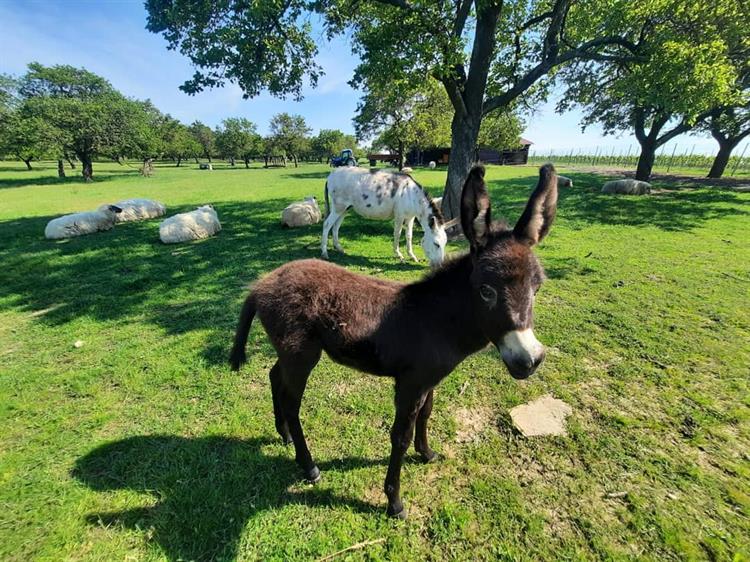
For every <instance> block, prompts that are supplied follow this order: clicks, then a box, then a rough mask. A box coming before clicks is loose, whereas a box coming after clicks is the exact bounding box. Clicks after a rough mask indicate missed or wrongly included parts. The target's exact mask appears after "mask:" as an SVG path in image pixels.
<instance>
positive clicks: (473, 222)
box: [461, 166, 492, 252]
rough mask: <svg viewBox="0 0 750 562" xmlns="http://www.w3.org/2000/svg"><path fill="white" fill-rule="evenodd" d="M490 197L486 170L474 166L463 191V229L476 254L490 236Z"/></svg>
mask: <svg viewBox="0 0 750 562" xmlns="http://www.w3.org/2000/svg"><path fill="white" fill-rule="evenodd" d="M491 211H492V209H491V205H490V196H489V195H487V186H486V185H485V184H484V168H483V167H482V166H474V167H473V168H472V169H471V171H470V172H469V177H468V178H466V183H464V188H463V190H462V191H461V228H462V229H463V231H464V235H465V236H466V238H467V239H468V240H469V244H471V251H472V252H475V251H476V250H478V249H479V248H483V247H484V246H485V245H486V244H487V240H488V239H489V235H490V223H491V222H492V217H491Z"/></svg>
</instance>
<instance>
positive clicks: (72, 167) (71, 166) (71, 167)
mask: <svg viewBox="0 0 750 562" xmlns="http://www.w3.org/2000/svg"><path fill="white" fill-rule="evenodd" d="M65 159H66V160H67V161H68V164H70V169H71V170H75V169H76V164H75V162H73V159H72V158H71V157H70V156H69V155H68V154H66V155H65Z"/></svg>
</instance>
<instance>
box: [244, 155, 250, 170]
mask: <svg viewBox="0 0 750 562" xmlns="http://www.w3.org/2000/svg"><path fill="white" fill-rule="evenodd" d="M245 168H250V158H247V157H246V158H245Z"/></svg>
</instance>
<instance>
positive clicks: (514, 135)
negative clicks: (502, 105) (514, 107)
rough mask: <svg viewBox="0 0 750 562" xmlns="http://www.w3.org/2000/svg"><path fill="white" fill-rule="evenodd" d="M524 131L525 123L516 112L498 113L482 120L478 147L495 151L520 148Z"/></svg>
mask: <svg viewBox="0 0 750 562" xmlns="http://www.w3.org/2000/svg"><path fill="white" fill-rule="evenodd" d="M522 131H523V121H522V120H521V118H520V117H519V116H518V114H517V113H516V112H514V111H511V110H508V111H496V112H494V113H491V114H490V115H488V116H487V117H485V118H484V119H483V120H482V125H481V127H479V138H478V139H477V145H478V146H489V147H491V148H494V149H495V150H504V149H513V148H518V146H520V142H521V132H522Z"/></svg>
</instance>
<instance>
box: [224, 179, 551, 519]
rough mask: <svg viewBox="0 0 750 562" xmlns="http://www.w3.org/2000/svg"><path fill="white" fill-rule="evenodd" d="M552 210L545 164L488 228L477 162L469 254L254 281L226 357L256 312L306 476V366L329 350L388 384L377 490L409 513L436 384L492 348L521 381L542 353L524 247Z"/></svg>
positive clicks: (310, 270) (466, 225)
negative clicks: (410, 272) (427, 264)
mask: <svg viewBox="0 0 750 562" xmlns="http://www.w3.org/2000/svg"><path fill="white" fill-rule="evenodd" d="M556 208H557V177H556V174H555V169H554V168H553V167H552V165H551V164H547V165H545V166H543V167H542V168H541V169H540V171H539V184H538V185H537V187H536V189H535V190H534V192H533V193H532V194H531V197H530V199H529V201H528V203H527V205H526V209H525V210H524V212H523V214H522V215H521V218H520V219H519V220H518V223H517V224H516V226H515V227H514V228H513V230H510V229H509V228H508V227H507V226H506V225H505V224H503V223H493V222H492V219H491V216H490V199H489V196H488V194H487V188H486V186H485V184H484V169H483V168H481V167H475V168H473V169H472V170H471V172H470V173H469V177H468V179H467V180H466V183H465V184H464V187H463V192H462V195H461V225H462V227H463V231H464V234H465V235H466V237H467V238H468V240H469V243H470V245H471V250H470V252H469V253H468V254H466V255H464V256H462V257H460V258H457V259H453V260H450V261H448V262H447V263H445V264H444V265H443V266H442V267H440V268H439V269H438V270H436V271H434V272H433V273H431V274H430V275H428V276H427V277H426V278H425V279H423V280H421V281H418V282H416V283H412V284H408V285H407V284H403V283H396V282H393V281H385V280H382V279H376V278H374V277H365V276H363V275H357V274H354V273H351V272H349V271H347V270H346V269H344V268H342V267H338V266H336V265H332V264H330V263H328V262H324V261H319V260H300V261H294V262H290V263H288V264H286V265H283V266H281V267H279V268H278V269H276V270H274V271H272V272H271V273H269V274H268V275H266V276H265V277H263V278H262V279H261V280H260V281H258V282H257V283H256V284H255V286H254V287H253V289H252V292H251V294H250V295H249V296H248V297H247V300H246V301H245V304H244V306H243V307H242V313H241V315H240V322H239V326H238V328H237V334H236V336H235V341H234V348H233V349H232V354H231V358H230V362H231V365H232V368H233V369H234V370H237V369H239V368H240V366H241V365H242V364H243V363H244V362H245V361H246V356H245V346H246V343H247V337H248V333H249V331H250V324H251V322H252V320H253V317H254V316H255V314H257V315H258V316H259V317H260V321H261V322H262V324H263V327H264V328H265V329H266V332H267V333H268V337H269V338H270V340H271V342H272V343H273V346H274V347H275V348H276V352H277V354H278V360H277V361H276V364H275V365H274V366H273V367H272V368H271V372H270V379H271V391H272V394H273V410H274V416H275V418H276V429H277V430H278V432H279V434H280V435H281V437H282V438H283V439H284V440H285V441H286V442H290V441H292V442H294V448H295V452H296V460H297V463H298V464H299V465H300V467H301V468H302V470H303V471H304V474H305V478H306V479H307V480H308V481H310V482H317V481H318V480H319V479H320V471H319V470H318V467H317V466H315V463H314V462H313V459H312V456H311V455H310V451H309V450H308V448H307V444H306V442H305V436H304V434H303V432H302V425H301V424H300V419H299V410H300V403H301V401H302V394H303V393H304V391H305V385H306V384H307V378H308V376H309V374H310V371H311V370H312V368H313V367H314V366H315V365H316V363H317V362H318V360H319V359H320V354H321V351H323V350H325V351H326V353H327V354H328V355H329V356H330V357H331V359H333V360H334V361H336V362H337V363H342V364H344V365H348V366H350V367H354V368H356V369H359V370H361V371H365V372H368V373H372V374H374V375H380V376H388V377H393V378H394V379H395V381H396V382H395V387H396V388H395V390H396V396H395V403H396V418H395V421H394V422H393V427H392V429H391V456H390V461H389V463H388V473H387V475H386V477H385V494H386V495H387V496H388V514H389V515H393V516H396V517H399V518H404V517H405V512H404V507H403V504H402V503H401V497H400V493H399V489H400V474H401V463H402V460H403V456H404V454H405V453H406V451H407V449H408V448H409V444H410V442H411V440H412V436H414V448H415V449H416V450H417V452H418V453H419V454H420V455H421V457H422V459H423V460H424V461H425V462H429V461H431V460H433V459H434V458H435V453H434V452H433V451H432V449H430V446H429V445H428V444H427V420H428V418H429V417H430V413H431V412H432V391H433V388H435V386H436V385H437V384H438V383H439V382H440V381H441V380H442V379H443V378H445V377H446V376H447V375H448V374H449V373H450V372H451V371H452V370H453V369H454V368H455V367H456V365H458V364H459V363H460V362H461V361H462V360H463V359H464V358H465V357H467V356H468V355H470V354H472V353H474V352H476V351H479V350H480V349H482V348H484V347H486V346H487V345H488V344H490V343H491V344H494V345H495V346H497V348H498V350H499V351H500V356H501V357H502V359H503V362H504V363H505V365H506V366H507V368H508V371H510V374H511V375H512V376H513V377H514V378H517V379H523V378H526V377H528V376H530V375H531V374H532V373H533V372H534V371H535V370H536V368H537V367H538V366H539V364H540V363H541V362H542V361H543V360H544V347H542V345H541V344H540V343H539V342H538V341H537V339H536V338H535V337H534V332H533V331H532V327H533V318H532V308H533V304H534V295H535V293H536V292H537V290H538V289H539V286H540V285H541V284H542V281H543V279H544V272H543V270H542V267H541V265H540V264H539V261H538V260H537V258H536V256H535V255H534V254H533V252H532V251H531V249H532V247H533V246H534V245H535V244H537V243H538V242H539V241H540V240H541V239H542V238H544V236H545V235H546V234H547V232H548V231H549V229H550V226H551V225H552V221H553V219H554V217H555V210H556ZM415 427H416V435H415Z"/></svg>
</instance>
